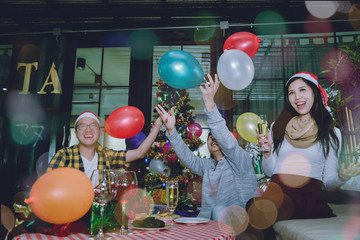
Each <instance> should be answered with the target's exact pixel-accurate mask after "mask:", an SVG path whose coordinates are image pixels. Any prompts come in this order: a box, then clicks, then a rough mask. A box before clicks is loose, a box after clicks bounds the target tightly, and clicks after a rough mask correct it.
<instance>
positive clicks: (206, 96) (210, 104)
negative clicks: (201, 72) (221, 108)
mask: <svg viewBox="0 0 360 240" xmlns="http://www.w3.org/2000/svg"><path fill="white" fill-rule="evenodd" d="M207 77H208V80H209V81H208V82H206V83H204V84H203V85H201V86H200V91H201V93H202V99H203V101H204V103H205V107H206V110H208V111H211V110H212V109H213V108H214V107H215V102H214V97H215V94H216V91H217V90H218V88H219V86H220V81H219V78H218V76H217V74H215V81H214V80H213V78H212V77H211V75H210V74H208V75H207Z"/></svg>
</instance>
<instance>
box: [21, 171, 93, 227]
mask: <svg viewBox="0 0 360 240" xmlns="http://www.w3.org/2000/svg"><path fill="white" fill-rule="evenodd" d="M93 200H94V191H93V186H92V183H91V181H90V179H89V178H88V177H87V176H86V175H85V173H83V172H82V171H80V170H78V169H75V168H69V167H64V168H57V169H54V170H51V171H50V172H47V173H45V174H44V175H42V176H41V177H40V178H38V179H37V180H36V182H35V183H34V185H33V186H32V188H31V191H30V195H29V198H28V199H25V203H27V204H29V205H30V207H31V210H32V211H33V212H34V214H35V215H36V216H37V217H39V218H40V219H42V220H44V221H45V222H49V223H53V224H66V223H70V222H73V221H76V220H78V219H80V218H81V217H82V216H84V215H85V214H86V213H87V211H88V210H89V209H90V207H91V205H92V203H93Z"/></svg>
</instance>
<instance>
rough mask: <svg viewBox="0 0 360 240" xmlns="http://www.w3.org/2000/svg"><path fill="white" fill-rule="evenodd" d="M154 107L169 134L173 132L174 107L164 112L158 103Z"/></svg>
mask: <svg viewBox="0 0 360 240" xmlns="http://www.w3.org/2000/svg"><path fill="white" fill-rule="evenodd" d="M155 109H156V111H157V112H158V114H159V115H160V118H161V120H162V121H163V123H164V125H165V127H166V129H167V130H168V132H169V133H170V134H173V132H174V130H175V122H176V119H175V115H174V111H175V107H172V108H171V109H170V110H169V112H166V110H165V109H164V108H163V107H162V106H161V105H160V104H158V105H157V106H156V107H155Z"/></svg>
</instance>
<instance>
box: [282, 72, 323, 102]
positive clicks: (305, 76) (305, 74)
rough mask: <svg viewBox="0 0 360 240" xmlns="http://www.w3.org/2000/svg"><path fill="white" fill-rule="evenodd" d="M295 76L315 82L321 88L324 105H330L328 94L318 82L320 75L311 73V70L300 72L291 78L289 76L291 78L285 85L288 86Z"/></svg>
mask: <svg viewBox="0 0 360 240" xmlns="http://www.w3.org/2000/svg"><path fill="white" fill-rule="evenodd" d="M293 78H303V79H306V80H308V81H310V82H312V83H314V84H315V85H316V86H317V87H318V88H319V90H320V92H321V95H322V97H323V101H324V105H325V107H327V105H328V104H327V94H326V92H325V91H324V89H323V88H322V87H321V86H320V84H319V82H318V77H317V76H316V75H314V74H312V73H309V72H298V73H296V74H295V75H293V76H292V77H291V78H289V80H287V82H286V84H285V86H287V85H288V83H289V81H290V80H291V79H293Z"/></svg>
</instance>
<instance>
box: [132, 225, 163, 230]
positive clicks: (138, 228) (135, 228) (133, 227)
mask: <svg viewBox="0 0 360 240" xmlns="http://www.w3.org/2000/svg"><path fill="white" fill-rule="evenodd" d="M131 228H132V229H134V230H141V231H161V230H165V229H169V228H170V226H165V227H162V228H141V227H135V226H134V225H131Z"/></svg>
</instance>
